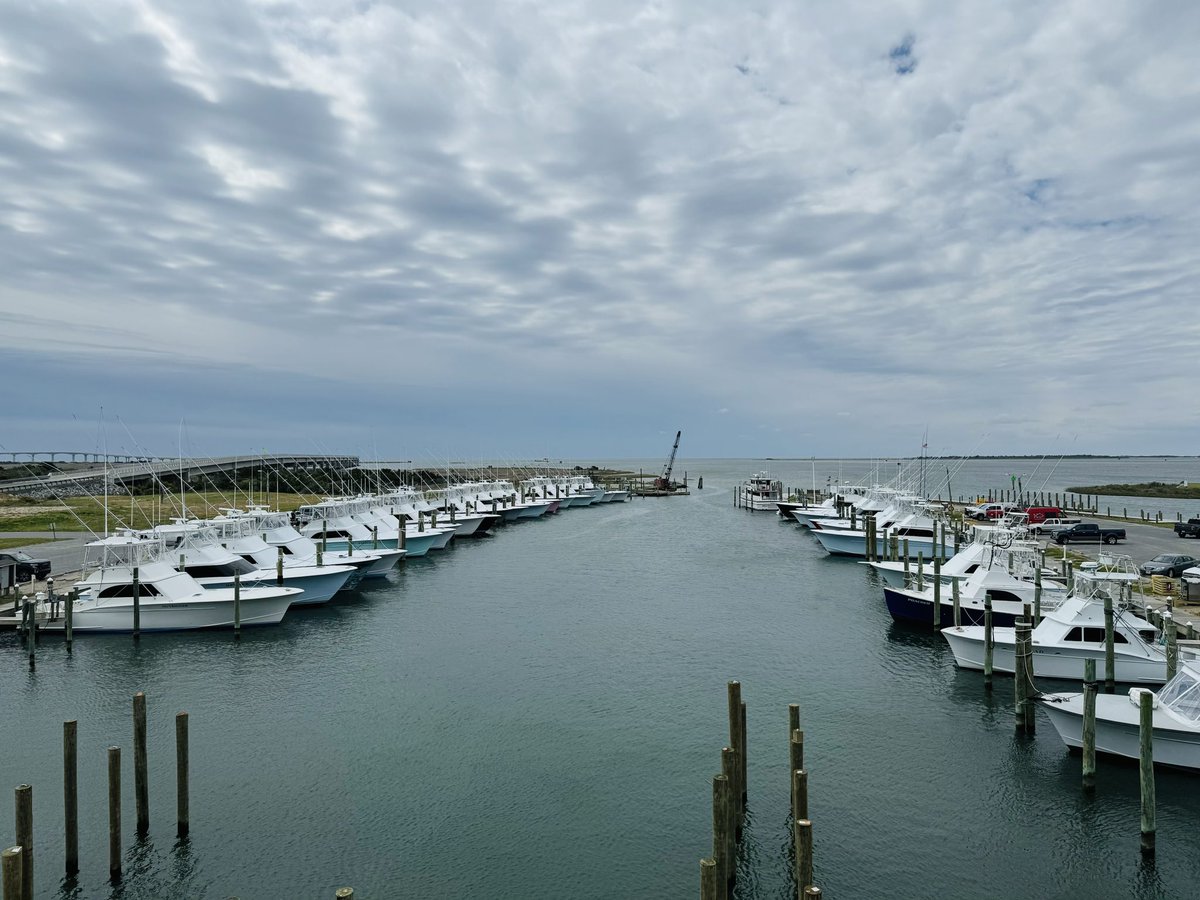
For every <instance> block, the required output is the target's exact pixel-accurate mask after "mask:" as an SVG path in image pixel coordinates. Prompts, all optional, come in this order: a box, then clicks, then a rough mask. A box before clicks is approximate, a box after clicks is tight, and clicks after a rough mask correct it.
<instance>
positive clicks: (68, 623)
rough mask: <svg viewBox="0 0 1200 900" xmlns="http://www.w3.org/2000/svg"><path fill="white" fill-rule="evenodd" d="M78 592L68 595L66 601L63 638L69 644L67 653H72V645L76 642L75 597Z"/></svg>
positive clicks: (71, 592) (72, 591)
mask: <svg viewBox="0 0 1200 900" xmlns="http://www.w3.org/2000/svg"><path fill="white" fill-rule="evenodd" d="M77 593H78V592H77V591H75V590H71V591H69V592H68V593H67V600H66V607H65V611H66V615H65V618H64V622H63V638H64V639H65V640H66V643H67V652H68V653H70V652H71V645H72V644H73V643H74V642H75V597H76V594H77Z"/></svg>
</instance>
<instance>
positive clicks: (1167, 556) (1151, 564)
mask: <svg viewBox="0 0 1200 900" xmlns="http://www.w3.org/2000/svg"><path fill="white" fill-rule="evenodd" d="M1197 564H1200V559H1196V558H1195V557H1194V556H1177V555H1176V554H1174V553H1160V554H1158V556H1156V557H1154V559H1151V560H1148V561H1147V562H1144V563H1142V566H1141V568H1140V569H1138V571H1139V572H1141V573H1142V574H1143V575H1147V576H1149V575H1166V576H1168V577H1169V578H1180V577H1182V576H1183V570H1184V569H1190V568H1191V567H1192V566H1194V565H1197Z"/></svg>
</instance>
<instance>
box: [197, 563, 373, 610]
mask: <svg viewBox="0 0 1200 900" xmlns="http://www.w3.org/2000/svg"><path fill="white" fill-rule="evenodd" d="M305 568H306V569H307V568H308V567H307V566H306V567H305ZM323 568H327V569H328V571H322V570H321V569H318V568H317V567H316V566H313V567H312V570H311V571H307V572H305V573H303V574H298V573H297V572H296V570H295V569H291V570H289V569H286V568H285V569H284V570H283V584H282V585H281V586H282V587H289V588H299V589H300V593H298V594H296V595H294V596H293V597H292V601H291V603H292V606H316V605H319V604H321V603H328V602H329V601H330V600H332V599H333V595H334V594H336V593H337V592H338V591H340V590H341V589H342V588H343V587H345V585H346V582H347V581H349V580H350V577H351V576H352V575H354V574H355V569H354V568H353V567H352V566H336V567H335V566H328V567H323ZM196 580H197V581H198V582H200V583H201V584H202V585H204V588H205V590H213V589H219V590H229V589H230V588H232V587H233V579H232V578H228V577H217V578H197V579H196ZM272 583H273V581H272V580H271V579H270V578H265V579H263V580H261V581H257V582H255V583H254V584H256V585H258V584H263V585H265V584H272ZM242 585H243V587H244V586H246V585H247V582H245V581H243V582H242Z"/></svg>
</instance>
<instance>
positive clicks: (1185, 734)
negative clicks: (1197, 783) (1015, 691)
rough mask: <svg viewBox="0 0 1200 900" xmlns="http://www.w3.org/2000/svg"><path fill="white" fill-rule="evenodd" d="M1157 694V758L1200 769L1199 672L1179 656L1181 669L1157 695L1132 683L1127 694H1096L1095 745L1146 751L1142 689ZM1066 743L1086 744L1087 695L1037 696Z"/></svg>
mask: <svg viewBox="0 0 1200 900" xmlns="http://www.w3.org/2000/svg"><path fill="white" fill-rule="evenodd" d="M1143 693H1149V694H1150V695H1151V697H1153V698H1154V699H1153V701H1152V705H1153V714H1152V720H1151V722H1152V737H1153V745H1154V748H1153V749H1154V762H1156V763H1158V764H1159V765H1164V766H1175V767H1177V768H1181V769H1191V770H1193V771H1200V671H1197V670H1196V669H1195V668H1192V666H1190V665H1188V664H1186V663H1184V662H1183V660H1182V659H1181V660H1180V668H1179V672H1178V673H1177V674H1176V675H1175V677H1174V678H1172V679H1171V680H1170V681H1168V682H1167V683H1166V685H1164V686H1163V688H1162V690H1160V691H1159V692H1158V693H1157V694H1155V693H1154V692H1152V691H1150V690H1149V689H1148V688H1140V687H1135V688H1130V689H1129V693H1128V694H1104V693H1100V694H1097V695H1096V750H1097V751H1099V752H1100V753H1108V754H1111V755H1113V756H1123V757H1125V758H1127V759H1139V758H1140V756H1141V732H1140V722H1141V701H1142V694H1143ZM1037 700H1038V703H1040V704H1041V707H1042V709H1044V710H1045V711H1046V714H1047V715H1048V716H1049V718H1050V724H1051V725H1053V726H1054V730H1055V731H1057V732H1058V736H1059V737H1060V738H1062V740H1063V743H1064V744H1066V745H1067V747H1068V748H1071V749H1081V748H1082V747H1083V694H1078V693H1077V694H1043V695H1042V696H1040V697H1038V698H1037Z"/></svg>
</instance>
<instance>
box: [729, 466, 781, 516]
mask: <svg viewBox="0 0 1200 900" xmlns="http://www.w3.org/2000/svg"><path fill="white" fill-rule="evenodd" d="M737 496H738V503H737V505H738V506H740V507H742V508H743V509H749V510H755V511H760V512H778V511H779V501H780V500H782V499H783V483H782V482H779V481H774V480H772V478H771V476H770V474H768V473H767V472H755V473H754V474H753V475H751V476H750V477H749V478H747V479H746V480H745V481H744V482H742V484H740V485H739V486H738V494H737Z"/></svg>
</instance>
